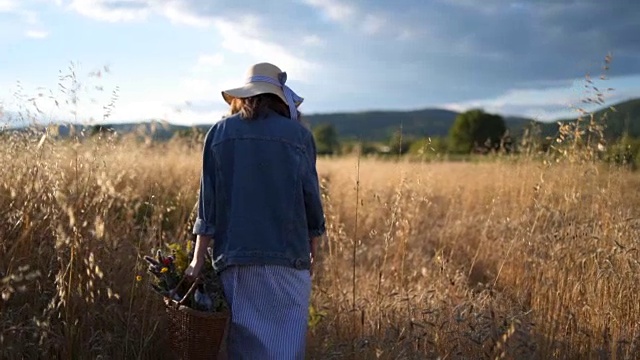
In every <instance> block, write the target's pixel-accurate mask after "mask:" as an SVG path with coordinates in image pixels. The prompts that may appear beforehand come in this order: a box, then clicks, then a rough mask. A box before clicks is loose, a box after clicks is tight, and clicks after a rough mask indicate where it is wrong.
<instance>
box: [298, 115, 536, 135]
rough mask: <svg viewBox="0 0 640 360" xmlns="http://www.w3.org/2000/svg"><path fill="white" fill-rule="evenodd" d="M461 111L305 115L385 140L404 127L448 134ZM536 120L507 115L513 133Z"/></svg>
mask: <svg viewBox="0 0 640 360" xmlns="http://www.w3.org/2000/svg"><path fill="white" fill-rule="evenodd" d="M458 115H459V113H457V112H455V111H450V110H442V109H424V110H415V111H371V112H358V113H335V114H317V115H307V116H305V121H307V122H309V123H310V124H311V126H312V127H313V126H316V125H318V124H322V123H328V124H332V125H333V126H334V128H335V129H336V131H337V132H338V135H339V136H340V137H341V138H343V139H362V140H372V141H381V140H386V139H388V138H389V137H390V136H391V134H393V133H394V132H395V131H398V130H400V128H401V127H402V132H403V134H406V135H408V136H413V137H426V136H431V137H439V136H446V135H447V134H448V133H449V128H451V125H453V123H454V121H455V119H456V117H457V116H458ZM531 121H532V120H530V119H525V118H521V117H506V118H505V122H506V124H507V128H509V130H510V131H511V133H520V132H521V131H522V129H523V128H524V127H525V126H526V125H527V124H528V123H530V122H531Z"/></svg>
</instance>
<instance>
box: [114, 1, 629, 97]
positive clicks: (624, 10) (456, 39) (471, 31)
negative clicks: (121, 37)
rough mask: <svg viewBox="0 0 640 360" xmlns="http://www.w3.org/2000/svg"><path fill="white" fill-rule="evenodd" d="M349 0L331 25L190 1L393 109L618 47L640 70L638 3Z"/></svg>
mask: <svg viewBox="0 0 640 360" xmlns="http://www.w3.org/2000/svg"><path fill="white" fill-rule="evenodd" d="M336 1H339V0H336ZM342 2H343V3H347V4H349V5H350V6H352V7H353V8H354V13H353V14H352V16H350V17H345V19H344V21H342V22H340V21H335V22H333V23H332V24H331V26H327V17H326V16H325V15H324V14H322V13H321V9H320V8H314V7H311V6H308V5H306V4H305V3H304V2H303V1H301V0H292V1H286V2H285V1H270V2H269V1H264V0H260V1H259V0H240V1H201V0H184V1H182V4H183V6H184V9H186V10H188V11H189V12H190V13H192V14H194V15H197V16H201V17H208V18H216V17H222V18H226V19H231V20H233V19H238V18H240V17H241V16H243V15H254V16H257V17H258V18H259V19H260V31H259V33H257V34H253V35H254V36H255V37H256V38H259V39H265V40H269V41H272V42H275V43H278V44H280V45H282V46H285V47H287V48H288V49H290V50H291V52H292V53H293V54H299V55H303V56H304V57H305V58H307V59H310V60H311V61H314V62H316V63H320V64H322V65H324V70H323V73H322V77H321V78H318V79H317V80H315V81H314V86H318V87H327V88H328V87H336V86H338V85H337V84H336V82H337V81H340V82H341V83H340V84H339V89H337V90H336V92H337V93H340V94H344V95H349V94H354V100H353V101H354V103H362V104H363V106H364V104H365V103H368V104H370V103H372V100H371V99H375V103H376V104H379V106H380V107H392V106H393V104H397V105H398V106H403V105H405V104H414V105H419V104H429V103H443V102H451V101H464V100H467V99H477V98H490V97H495V96H497V95H499V94H503V93H504V92H505V91H507V90H509V89H514V88H525V87H534V88H535V87H540V88H542V87H546V86H547V84H549V83H554V82H557V81H560V80H563V79H575V78H580V77H582V76H584V75H585V74H586V73H598V72H599V71H600V67H601V65H602V61H603V59H604V57H605V55H606V54H607V53H609V52H611V53H612V54H613V57H614V61H613V64H612V68H611V72H610V75H612V76H624V75H633V74H639V73H640V43H639V42H638V40H637V38H638V35H637V34H640V1H637V0H628V1H625V0H617V1H601V0H600V1H598V0H564V1H556V0H528V1H514V0H510V1H508V0H483V1H477V0H433V1H423V0H396V1H393V2H391V1H386V0H373V1H372V0H354V1H346V0H344V1H342ZM125 3H130V2H124V1H119V2H113V3H112V5H111V6H118V7H120V6H131V5H125ZM145 3H151V4H153V3H154V2H150V1H146V2H145ZM367 15H376V16H378V17H380V18H382V19H384V26H383V28H382V29H381V31H380V32H378V33H375V34H366V33H364V32H363V31H362V29H361V26H362V23H363V21H364V20H363V19H364V18H365V17H366V16H367ZM306 34H315V35H317V36H320V37H321V38H323V40H324V42H325V46H323V47H317V48H303V46H302V45H301V39H302V37H303V36H304V35H306ZM265 57H268V54H265ZM380 89H388V91H386V92H385V91H382V92H381V91H380ZM310 90H312V89H310ZM355 94H357V95H355ZM381 94H382V95H381ZM378 100H379V101H378Z"/></svg>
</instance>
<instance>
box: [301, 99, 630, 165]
mask: <svg viewBox="0 0 640 360" xmlns="http://www.w3.org/2000/svg"><path fill="white" fill-rule="evenodd" d="M564 126H565V127H566V125H564ZM575 126H577V127H575V128H572V130H566V129H564V130H563V127H562V126H561V127H560V128H559V135H558V137H557V138H548V137H542V135H541V133H540V130H539V129H537V128H536V126H535V125H533V124H532V126H530V127H526V128H525V129H524V131H523V132H522V133H520V134H510V132H509V129H508V127H507V125H506V123H505V120H504V118H503V117H502V116H500V115H496V114H491V113H487V112H485V111H484V110H482V109H472V110H468V111H466V112H463V113H461V114H459V115H458V116H457V117H456V119H455V121H454V122H453V124H452V126H451V127H450V129H449V132H448V134H447V136H440V137H415V136H413V135H412V134H407V133H403V131H402V129H401V127H399V128H398V129H397V130H396V131H395V132H394V133H392V134H391V135H390V136H389V138H388V139H387V141H383V142H374V141H366V140H364V141H353V140H350V141H344V140H341V139H340V136H339V134H338V132H337V131H336V129H335V127H334V126H333V125H332V124H329V123H322V124H318V125H316V126H315V127H314V128H313V135H314V138H315V141H316V145H317V150H318V154H319V155H342V154H348V153H352V152H354V151H358V152H360V153H361V154H365V155H368V154H376V155H382V156H385V155H387V156H403V155H409V156H414V157H416V156H417V157H433V156H445V155H449V156H465V155H471V154H495V153H524V152H526V153H529V154H531V153H546V152H549V151H551V150H553V149H554V148H556V149H557V148H559V147H561V146H563V145H562V144H560V143H562V142H563V141H561V140H562V139H564V141H565V142H567V141H566V140H567V138H568V137H570V136H571V135H572V133H575V134H583V138H578V139H574V140H573V146H586V145H587V144H583V142H584V138H586V137H587V136H585V135H584V134H585V133H586V134H587V135H588V136H589V137H591V135H592V134H591V132H593V135H594V136H593V137H594V138H595V137H597V136H596V135H598V134H597V133H596V132H597V130H593V129H592V127H593V124H591V125H590V124H589V123H588V122H583V123H582V124H581V123H580V122H578V125H575ZM563 131H565V132H568V134H563V133H562V132H563ZM575 134H574V135H575ZM578 136H580V135H578ZM600 136H601V137H604V135H603V134H600ZM591 141H592V140H591ZM592 142H593V141H592ZM564 146H567V145H564ZM594 146H595V148H596V149H597V151H599V152H600V153H601V154H599V157H600V158H601V159H604V160H606V161H610V162H615V163H618V164H630V165H634V166H635V165H640V138H633V137H631V136H629V135H628V134H626V133H625V134H624V135H623V136H622V137H619V138H617V139H608V141H607V142H606V145H605V144H604V142H603V144H600V143H594Z"/></svg>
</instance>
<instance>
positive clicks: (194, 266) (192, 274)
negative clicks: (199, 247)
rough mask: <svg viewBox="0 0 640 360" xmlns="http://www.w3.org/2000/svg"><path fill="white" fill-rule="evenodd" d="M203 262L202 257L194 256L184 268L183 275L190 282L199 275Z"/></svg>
mask: <svg viewBox="0 0 640 360" xmlns="http://www.w3.org/2000/svg"><path fill="white" fill-rule="evenodd" d="M204 262H205V260H204V258H198V257H194V258H193V260H191V263H190V264H189V266H187V268H186V269H185V271H184V276H185V277H186V278H187V279H188V280H190V282H193V281H195V280H196V278H197V277H198V275H200V272H201V271H202V267H203V266H204Z"/></svg>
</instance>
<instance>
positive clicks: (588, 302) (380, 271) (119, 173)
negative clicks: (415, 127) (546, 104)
mask: <svg viewBox="0 0 640 360" xmlns="http://www.w3.org/2000/svg"><path fill="white" fill-rule="evenodd" d="M1 141H2V144H0V164H1V169H2V174H1V175H0V214H1V215H0V221H1V223H0V279H2V282H1V283H0V290H1V292H2V298H1V299H0V314H1V315H0V318H1V325H0V358H3V359H5V358H6V359H14V358H61V359H162V358H166V354H167V352H168V344H167V339H166V337H165V334H164V326H165V324H164V318H163V312H162V302H161V300H160V298H159V297H158V296H157V295H156V294H154V293H152V292H151V291H150V288H149V286H148V285H147V284H146V283H145V281H144V280H143V281H138V279H136V277H137V276H138V275H144V272H145V268H144V264H143V263H142V260H141V257H142V256H144V255H146V254H148V253H150V251H151V249H154V248H158V247H162V246H163V245H164V244H167V243H171V242H175V241H186V239H188V238H190V235H189V230H190V229H189V224H188V218H189V214H190V212H191V209H192V207H193V204H194V201H195V200H196V196H197V190H198V181H199V171H200V152H201V148H200V144H199V143H197V142H196V143H190V144H187V143H178V142H169V143H166V144H155V143H149V142H140V141H133V140H130V139H125V138H116V137H103V138H93V139H89V140H86V141H84V142H81V143H80V142H74V141H54V140H52V139H51V138H50V137H41V136H40V134H31V135H13V136H11V137H8V136H7V137H4V138H2V140H1ZM318 169H319V173H320V176H321V178H322V187H323V199H324V206H325V211H326V215H327V224H328V233H327V236H326V238H324V239H323V241H322V243H321V246H320V249H319V255H318V256H319V259H318V263H317V265H316V266H317V267H316V269H315V275H314V288H313V295H312V303H313V306H314V309H315V313H314V316H313V326H312V327H311V328H310V330H309V335H308V339H309V340H308V349H309V350H308V353H309V356H308V358H310V359H500V358H504V359H636V358H640V355H639V354H640V326H639V323H638V319H640V281H639V280H640V276H639V275H640V263H639V262H638V260H639V259H640V257H639V255H638V249H637V248H638V239H639V235H640V192H638V190H637V189H638V188H640V176H639V175H638V174H637V173H633V172H629V171H626V170H624V169H616V168H607V167H605V166H603V165H599V164H588V163H587V164H585V163H582V164H581V163H571V162H562V161H561V162H557V163H556V162H545V161H543V160H540V159H529V158H510V157H506V158H503V159H496V160H495V161H481V162H456V163H448V162H410V161H407V160H379V159H372V158H364V157H363V158H361V157H358V156H345V157H341V158H335V159H324V158H323V159H319V161H318Z"/></svg>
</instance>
